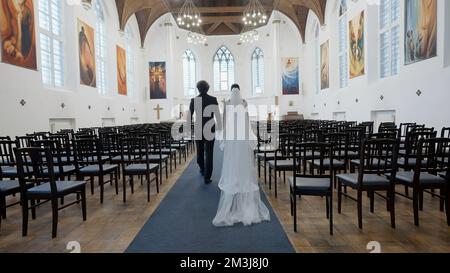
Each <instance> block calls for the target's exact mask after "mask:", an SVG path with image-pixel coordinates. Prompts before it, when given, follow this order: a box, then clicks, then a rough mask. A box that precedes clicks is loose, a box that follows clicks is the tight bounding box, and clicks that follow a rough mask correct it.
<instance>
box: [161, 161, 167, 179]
mask: <svg viewBox="0 0 450 273" xmlns="http://www.w3.org/2000/svg"><path fill="white" fill-rule="evenodd" d="M165 164H166V165H165V166H166V167H165V169H166V179H169V172H168V170H167V161H166V163H165ZM161 183H162V181H161Z"/></svg>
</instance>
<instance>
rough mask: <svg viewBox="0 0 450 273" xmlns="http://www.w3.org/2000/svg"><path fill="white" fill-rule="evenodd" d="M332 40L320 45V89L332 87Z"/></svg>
mask: <svg viewBox="0 0 450 273" xmlns="http://www.w3.org/2000/svg"><path fill="white" fill-rule="evenodd" d="M329 49H330V41H326V42H325V43H323V44H322V45H321V46H320V89H322V90H323V89H328V88H330V59H329Z"/></svg>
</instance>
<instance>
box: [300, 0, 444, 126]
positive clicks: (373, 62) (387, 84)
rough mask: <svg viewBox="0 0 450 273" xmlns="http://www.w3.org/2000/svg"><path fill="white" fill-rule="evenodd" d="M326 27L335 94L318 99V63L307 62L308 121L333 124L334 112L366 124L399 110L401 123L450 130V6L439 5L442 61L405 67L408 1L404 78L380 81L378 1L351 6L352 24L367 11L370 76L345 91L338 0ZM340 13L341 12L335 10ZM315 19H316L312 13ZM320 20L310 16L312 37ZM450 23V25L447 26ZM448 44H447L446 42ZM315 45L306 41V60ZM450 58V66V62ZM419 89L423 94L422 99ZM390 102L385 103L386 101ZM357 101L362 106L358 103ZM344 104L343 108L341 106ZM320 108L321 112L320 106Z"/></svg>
mask: <svg viewBox="0 0 450 273" xmlns="http://www.w3.org/2000/svg"><path fill="white" fill-rule="evenodd" d="M328 2H329V3H328V6H327V12H326V16H327V17H326V26H325V27H324V28H322V29H321V33H320V43H323V42H325V41H326V40H330V89H327V90H323V91H321V92H320V93H319V94H318V95H316V93H315V90H314V81H315V80H314V70H313V69H312V68H313V67H314V62H313V61H314V59H313V58H311V57H309V58H305V61H306V63H305V64H304V66H305V67H308V68H311V69H308V71H307V72H308V73H306V79H304V80H305V90H304V103H305V104H304V106H305V108H304V111H305V115H306V117H311V116H312V113H319V118H320V119H332V118H333V113H334V112H346V119H347V120H356V121H365V120H370V119H371V111H374V110H396V115H397V116H396V121H397V122H418V123H424V124H427V125H428V126H434V127H436V128H437V129H440V128H441V127H442V126H449V125H450V108H449V107H448V102H449V101H450V92H449V91H450V90H449V86H450V69H449V68H448V63H449V61H448V56H449V54H450V43H449V39H450V37H449V36H450V31H449V30H450V27H449V25H448V20H449V18H450V17H449V15H450V14H449V13H450V12H449V11H450V1H445V0H438V38H437V39H438V47H437V55H438V56H437V57H436V58H432V59H429V60H426V61H422V62H420V63H416V64H411V65H408V66H405V65H404V50H403V35H404V34H403V29H404V24H403V22H404V12H403V10H404V1H400V2H401V5H402V10H401V22H402V23H401V26H400V29H401V37H400V52H401V67H400V72H399V75H397V76H394V77H391V78H387V79H380V77H379V56H380V54H379V31H378V6H377V5H375V4H368V3H369V2H370V3H376V2H377V1H366V0H361V1H358V2H356V3H354V2H353V1H347V2H348V5H349V9H348V19H349V20H351V19H352V18H353V17H354V16H355V15H356V14H358V13H359V12H361V11H362V10H365V18H366V24H365V26H366V32H365V39H366V41H365V44H366V75H365V76H362V77H359V78H356V79H352V80H349V86H348V87H347V88H343V89H340V88H339V70H338V9H337V7H338V5H336V4H337V2H338V1H328ZM335 8H336V9H335ZM310 15H311V14H310ZM314 17H315V16H312V15H311V16H309V19H308V27H307V30H306V32H307V33H311V32H312V29H311V28H312V26H313V25H314V24H313V21H314V20H315V18H314ZM445 22H447V24H446V23H445ZM444 41H445V43H444ZM313 53H314V43H313V40H312V39H308V36H307V38H306V45H305V52H304V55H305V56H313V55H314V54H313ZM446 59H447V61H446ZM417 90H421V91H422V95H421V96H420V97H419V96H417V95H416V92H417ZM381 96H383V97H384V99H383V100H381V99H380V97H381ZM356 99H358V100H359V102H358V103H357V102H356ZM338 102H340V104H338ZM314 105H315V106H316V107H314Z"/></svg>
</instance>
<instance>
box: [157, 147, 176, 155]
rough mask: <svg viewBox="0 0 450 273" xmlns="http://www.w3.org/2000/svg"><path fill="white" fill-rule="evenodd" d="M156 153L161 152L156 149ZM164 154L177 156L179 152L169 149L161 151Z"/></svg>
mask: <svg viewBox="0 0 450 273" xmlns="http://www.w3.org/2000/svg"><path fill="white" fill-rule="evenodd" d="M155 152H159V149H156V150H155ZM161 153H162V154H176V153H177V150H175V149H168V148H162V149H161Z"/></svg>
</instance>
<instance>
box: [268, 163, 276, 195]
mask: <svg viewBox="0 0 450 273" xmlns="http://www.w3.org/2000/svg"><path fill="white" fill-rule="evenodd" d="M276 176H277V171H276V170H275V177H276ZM275 179H276V178H275ZM269 190H272V168H271V167H270V166H269Z"/></svg>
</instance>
